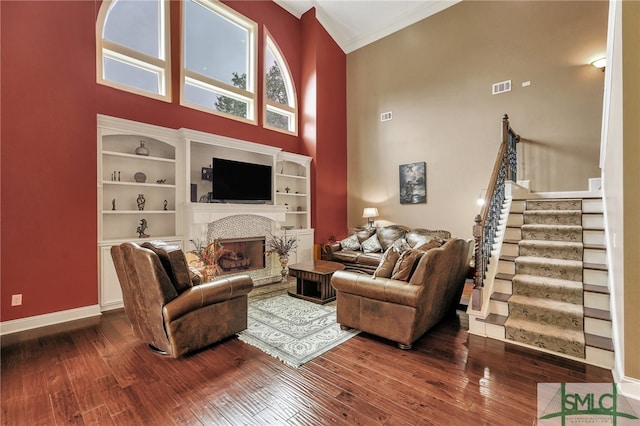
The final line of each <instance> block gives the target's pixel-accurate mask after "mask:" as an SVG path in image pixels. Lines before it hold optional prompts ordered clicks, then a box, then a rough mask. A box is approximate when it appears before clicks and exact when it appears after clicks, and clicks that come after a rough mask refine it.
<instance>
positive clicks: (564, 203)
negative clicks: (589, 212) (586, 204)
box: [526, 199, 582, 210]
mask: <svg viewBox="0 0 640 426" xmlns="http://www.w3.org/2000/svg"><path fill="white" fill-rule="evenodd" d="M526 205H527V210H582V200H574V199H544V200H543V199H535V200H527V201H526Z"/></svg>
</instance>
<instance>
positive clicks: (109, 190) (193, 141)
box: [97, 115, 314, 310]
mask: <svg viewBox="0 0 640 426" xmlns="http://www.w3.org/2000/svg"><path fill="white" fill-rule="evenodd" d="M141 143H143V144H144V146H145V147H146V148H147V149H148V151H149V152H148V155H139V154H136V148H138V147H140V145H141ZM97 144H98V145H97V146H98V150H97V151H98V158H97V162H98V167H97V168H98V176H97V177H98V184H97V187H98V191H97V201H98V236H97V242H98V259H99V271H98V274H99V276H98V285H99V298H100V300H99V302H100V307H101V309H102V310H109V309H115V308H120V307H122V293H121V291H120V285H119V282H118V278H117V275H116V272H115V268H114V266H113V262H112V260H111V253H110V249H111V247H112V246H113V245H117V244H121V243H123V242H126V241H134V242H138V243H141V242H144V241H148V240H163V241H165V242H167V243H169V244H172V245H178V246H180V247H183V248H184V249H185V250H190V249H192V248H193V247H192V246H191V243H190V242H189V240H190V239H192V238H194V237H195V236H200V235H201V231H202V226H204V225H203V223H200V224H198V225H195V224H196V222H198V221H202V220H205V221H206V220H209V219H210V218H215V217H219V216H220V217H222V216H224V215H228V214H238V212H239V213H242V214H259V215H262V216H266V217H270V218H272V220H274V224H275V228H274V230H273V231H274V232H275V233H284V232H286V233H287V235H291V236H295V238H296V239H297V241H298V249H297V250H296V252H295V253H293V254H292V256H291V259H290V263H297V262H303V261H311V260H312V259H313V244H314V231H313V229H311V215H310V207H311V197H310V164H311V158H310V157H307V156H303V155H299V154H292V153H287V152H283V151H282V150H281V149H280V148H276V147H272V146H268V145H262V144H257V143H253V142H248V141H241V140H237V139H232V138H227V137H223V136H219V135H214V134H210V133H204V132H199V131H194V130H188V129H180V130H174V129H168V128H164V127H158V126H153V125H149V124H145V123H138V122H134V121H129V120H124V119H119V118H115V117H109V116H104V115H98V137H97ZM214 157H218V158H225V159H229V160H236V161H244V162H251V163H256V164H266V165H270V166H272V170H273V181H272V182H273V188H272V191H273V197H272V200H273V201H272V202H268V203H266V204H264V205H252V204H246V205H243V204H237V205H233V204H215V203H202V202H199V201H200V200H201V198H202V196H203V195H206V194H207V193H208V192H209V191H211V182H210V181H206V180H203V179H202V168H203V167H210V166H211V160H212V158H214ZM192 185H193V187H192ZM287 188H288V189H289V191H288V192H287V190H286V189H287ZM192 190H195V194H196V196H195V201H193V200H192ZM141 194H142V196H143V197H144V199H145V202H144V209H143V210H139V208H138V198H139V196H140V195H141ZM143 219H144V220H146V222H147V225H148V227H147V228H146V230H145V234H148V235H149V236H148V237H143V238H140V237H139V234H138V232H137V229H138V226H140V224H141V221H142V220H143ZM198 226H199V227H200V228H198ZM196 231H197V233H196Z"/></svg>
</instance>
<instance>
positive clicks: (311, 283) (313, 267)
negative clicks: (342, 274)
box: [289, 260, 344, 304]
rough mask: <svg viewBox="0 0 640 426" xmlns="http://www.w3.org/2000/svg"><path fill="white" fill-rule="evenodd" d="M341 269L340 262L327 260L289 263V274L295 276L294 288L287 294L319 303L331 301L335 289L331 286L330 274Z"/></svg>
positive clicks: (342, 267)
mask: <svg viewBox="0 0 640 426" xmlns="http://www.w3.org/2000/svg"><path fill="white" fill-rule="evenodd" d="M342 269H344V265H343V264H342V263H338V262H329V261H328V260H314V261H313V262H308V263H296V264H294V265H290V266H289V275H290V276H292V277H296V289H295V290H293V289H291V290H289V295H290V296H293V297H297V298H299V299H304V300H308V301H310V302H314V303H319V304H325V303H328V302H331V301H333V300H335V299H336V290H335V289H334V288H333V287H332V286H331V276H332V275H333V273H334V272H336V271H340V270H342Z"/></svg>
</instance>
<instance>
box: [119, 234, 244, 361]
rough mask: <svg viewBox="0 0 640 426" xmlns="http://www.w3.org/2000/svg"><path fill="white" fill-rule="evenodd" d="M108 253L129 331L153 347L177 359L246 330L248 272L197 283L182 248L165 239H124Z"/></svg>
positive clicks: (196, 275)
mask: <svg viewBox="0 0 640 426" xmlns="http://www.w3.org/2000/svg"><path fill="white" fill-rule="evenodd" d="M111 257H112V258H113V263H114V265H115V268H116V272H117V275H118V280H119V281H120V287H121V288H122V298H123V301H124V309H125V312H126V314H127V317H128V318H129V321H130V322H131V326H132V328H133V334H134V335H135V336H136V337H138V338H139V339H140V340H142V341H144V342H146V343H147V344H148V345H149V347H150V348H151V349H153V350H155V351H157V352H160V353H163V354H166V355H170V356H172V357H174V358H177V357H179V356H180V355H183V354H185V353H188V352H191V351H194V350H196V349H200V348H202V347H205V346H207V345H210V344H212V343H214V342H217V341H219V340H221V339H223V338H225V337H229V336H232V335H234V334H235V333H238V332H240V331H242V330H245V329H246V328H247V299H248V298H247V295H248V294H249V292H250V291H251V290H252V289H253V280H252V279H251V278H250V277H249V276H246V275H245V276H233V277H230V278H225V279H221V280H218V281H213V282H209V283H202V284H200V280H201V276H198V274H197V273H194V271H193V270H191V269H190V268H189V266H188V265H187V262H186V259H185V257H184V253H183V252H182V250H180V248H179V247H175V246H168V245H167V244H165V243H163V242H152V243H144V244H143V247H141V246H139V245H138V244H135V243H123V244H121V245H119V246H113V247H111ZM194 283H195V284H196V285H194Z"/></svg>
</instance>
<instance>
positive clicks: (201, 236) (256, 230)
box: [184, 203, 286, 286]
mask: <svg viewBox="0 0 640 426" xmlns="http://www.w3.org/2000/svg"><path fill="white" fill-rule="evenodd" d="M285 213H286V207H284V206H278V205H271V204H216V203H190V204H187V205H186V206H185V209H184V218H185V225H186V226H185V231H186V234H187V237H188V238H187V240H200V241H213V240H214V239H215V238H221V239H234V238H254V237H261V238H264V237H268V236H269V234H272V235H275V234H277V233H278V232H279V231H280V226H281V225H282V224H284V221H285ZM188 244H189V245H192V244H191V243H190V242H189V243H188ZM192 248H193V247H189V246H187V250H190V249H192ZM239 273H241V274H247V275H249V276H250V277H251V278H252V279H253V281H254V284H255V285H256V286H259V285H265V284H270V283H273V282H277V281H280V279H281V275H280V263H279V262H278V259H277V256H268V257H267V258H266V264H265V267H264V268H263V269H254V270H249V271H242V272H239ZM230 275H233V274H226V275H224V276H225V277H228V276H230Z"/></svg>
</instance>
